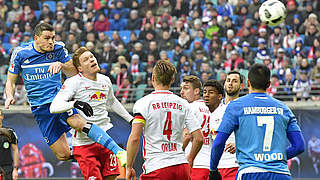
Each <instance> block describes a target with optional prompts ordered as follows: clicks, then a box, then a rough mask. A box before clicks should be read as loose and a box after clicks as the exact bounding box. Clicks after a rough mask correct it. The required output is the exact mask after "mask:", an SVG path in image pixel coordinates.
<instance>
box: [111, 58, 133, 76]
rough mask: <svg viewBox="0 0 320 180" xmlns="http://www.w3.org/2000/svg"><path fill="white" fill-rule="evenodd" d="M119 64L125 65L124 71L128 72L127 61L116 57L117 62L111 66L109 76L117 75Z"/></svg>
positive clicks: (128, 64)
mask: <svg viewBox="0 0 320 180" xmlns="http://www.w3.org/2000/svg"><path fill="white" fill-rule="evenodd" d="M121 64H125V65H126V69H127V70H128V67H129V66H130V63H129V62H128V61H127V59H126V57H125V56H118V58H117V62H116V63H115V64H114V65H113V67H112V69H111V72H110V74H112V75H113V74H118V73H119V72H120V69H121Z"/></svg>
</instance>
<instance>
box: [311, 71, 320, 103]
mask: <svg viewBox="0 0 320 180" xmlns="http://www.w3.org/2000/svg"><path fill="white" fill-rule="evenodd" d="M311 90H312V91H311V100H312V101H320V73H318V74H316V76H315V80H314V81H313V82H312V88H311Z"/></svg>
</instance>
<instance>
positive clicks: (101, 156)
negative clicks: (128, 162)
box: [73, 143, 120, 180]
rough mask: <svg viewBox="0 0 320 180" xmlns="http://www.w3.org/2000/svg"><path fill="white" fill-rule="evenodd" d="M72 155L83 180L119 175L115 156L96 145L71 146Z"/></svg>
mask: <svg viewBox="0 0 320 180" xmlns="http://www.w3.org/2000/svg"><path fill="white" fill-rule="evenodd" d="M73 154H74V158H75V159H76V160H77V161H78V163H79V166H80V169H81V172H82V174H83V177H84V179H89V177H96V179H97V180H98V179H103V177H106V176H111V175H119V174H120V172H119V167H118V161H117V157H116V155H115V154H113V152H112V151H110V150H108V149H106V148H105V147H103V146H102V145H100V144H98V143H93V144H89V145H84V146H73Z"/></svg>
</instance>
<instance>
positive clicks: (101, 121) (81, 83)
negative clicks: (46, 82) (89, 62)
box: [56, 73, 115, 146]
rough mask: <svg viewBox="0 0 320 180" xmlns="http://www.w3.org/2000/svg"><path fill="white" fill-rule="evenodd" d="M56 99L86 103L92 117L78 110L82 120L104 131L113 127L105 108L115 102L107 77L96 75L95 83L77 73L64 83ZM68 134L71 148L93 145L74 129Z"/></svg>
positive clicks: (83, 134)
mask: <svg viewBox="0 0 320 180" xmlns="http://www.w3.org/2000/svg"><path fill="white" fill-rule="evenodd" d="M56 98H58V99H61V100H62V99H63V100H65V99H68V100H71V99H74V100H80V101H84V102H87V103H88V104H89V105H90V106H91V107H92V109H93V116H91V117H87V116H86V115H85V114H84V113H83V112H82V111H80V110H78V113H79V114H80V115H81V116H82V117H83V118H85V119H86V120H87V121H88V122H91V123H94V124H96V125H97V126H99V127H100V128H101V129H103V130H104V131H106V130H108V129H110V128H112V127H113V125H112V124H111V122H110V117H109V116H108V111H107V106H108V105H110V104H112V103H113V102H114V101H115V96H114V94H113V89H112V83H111V81H110V79H109V77H107V76H105V75H102V74H99V73H98V74H97V81H92V80H90V79H88V78H86V77H84V76H83V75H82V74H80V73H79V74H78V75H75V76H73V77H71V78H68V79H67V80H66V81H65V82H64V84H63V86H62V88H61V90H60V91H59V93H58V94H57V97H56ZM70 132H71V133H72V135H73V136H72V145H73V146H82V145H87V144H92V143H94V141H92V140H91V139H90V138H89V137H88V136H87V135H86V134H85V133H80V132H76V131H75V130H74V129H72V130H71V131H70Z"/></svg>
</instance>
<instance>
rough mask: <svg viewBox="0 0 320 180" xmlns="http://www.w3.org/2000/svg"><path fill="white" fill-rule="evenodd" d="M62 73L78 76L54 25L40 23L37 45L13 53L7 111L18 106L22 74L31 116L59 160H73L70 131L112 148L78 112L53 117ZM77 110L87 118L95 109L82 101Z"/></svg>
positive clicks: (103, 134)
mask: <svg viewBox="0 0 320 180" xmlns="http://www.w3.org/2000/svg"><path fill="white" fill-rule="evenodd" d="M60 70H62V71H63V72H64V73H65V74H66V75H67V76H68V77H71V76H73V75H75V74H77V73H78V72H77V70H76V69H75V67H74V66H73V63H72V60H71V57H70V56H69V55H68V52H67V50H66V49H65V47H64V44H63V43H62V42H55V32H54V28H53V27H52V25H50V24H47V23H40V24H38V25H37V26H36V27H35V29H34V41H32V42H30V43H28V44H25V45H22V46H19V47H17V48H16V49H15V50H14V52H13V53H12V56H11V60H10V66H9V70H8V76H7V82H6V87H5V93H6V101H5V108H6V109H9V106H10V105H11V104H14V103H15V99H14V90H15V82H16V80H17V77H18V74H19V73H20V72H21V73H22V78H23V80H24V84H25V87H26V90H27V96H28V100H29V103H30V106H31V110H32V114H33V115H34V117H35V120H36V122H37V123H38V126H39V128H40V131H41V132H42V135H43V137H44V139H45V141H46V143H47V144H48V145H49V147H50V149H51V150H52V151H53V153H54V154H55V155H56V157H57V158H58V159H59V160H68V159H69V158H70V148H69V146H68V142H67V138H66V134H65V132H67V131H69V130H70V129H71V127H72V128H74V129H75V130H76V131H83V132H85V133H86V134H87V135H88V136H89V137H90V138H91V139H93V140H94V141H96V142H98V141H99V143H101V144H102V145H103V146H105V147H108V146H110V143H109V141H107V140H108V135H107V134H106V132H104V131H103V130H102V129H101V128H99V127H98V126H96V125H95V124H91V123H87V122H86V120H84V119H83V118H81V116H80V115H79V114H77V112H76V110H73V111H71V112H70V113H69V114H68V113H61V114H51V113H50V111H49V107H50V104H51V102H52V100H53V98H54V97H55V95H56V94H57V93H58V91H59V89H60V88H61V86H62V84H61V71H60ZM74 107H76V108H77V109H80V110H81V111H84V112H85V113H86V115H87V116H91V115H92V109H90V108H89V107H87V106H84V105H83V103H81V102H80V101H77V102H76V103H74ZM70 126H71V127H70ZM99 137H101V138H99ZM106 142H108V143H106ZM111 149H112V148H111ZM120 155H121V156H125V154H119V156H120Z"/></svg>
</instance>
